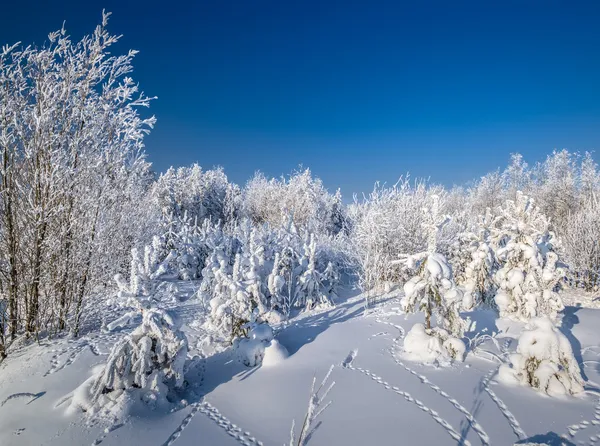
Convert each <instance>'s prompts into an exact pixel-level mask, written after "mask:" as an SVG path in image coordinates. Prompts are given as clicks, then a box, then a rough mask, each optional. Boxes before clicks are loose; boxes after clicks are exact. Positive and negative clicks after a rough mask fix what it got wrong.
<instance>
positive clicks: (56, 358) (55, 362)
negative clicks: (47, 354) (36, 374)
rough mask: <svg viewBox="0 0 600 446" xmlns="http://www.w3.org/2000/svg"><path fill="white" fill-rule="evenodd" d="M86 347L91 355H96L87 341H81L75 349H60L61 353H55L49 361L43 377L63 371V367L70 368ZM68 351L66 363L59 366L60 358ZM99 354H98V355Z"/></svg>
mask: <svg viewBox="0 0 600 446" xmlns="http://www.w3.org/2000/svg"><path fill="white" fill-rule="evenodd" d="M86 347H90V349H91V350H92V353H94V354H96V352H97V349H96V352H94V348H95V347H94V348H92V347H91V345H90V344H89V343H88V342H87V341H83V342H81V343H80V344H78V345H76V346H75V347H71V348H69V347H67V348H64V349H62V350H61V351H59V352H58V353H55V354H54V355H53V356H52V358H51V359H50V368H49V369H48V370H47V371H46V373H44V376H48V375H51V374H53V373H56V372H58V371H60V370H62V369H64V368H65V367H68V366H70V365H71V364H73V363H74V362H75V360H76V359H77V357H78V356H79V354H80V353H81V352H82V351H83V350H84V349H85V348H86ZM69 351H71V354H70V355H69V356H68V357H67V359H66V361H65V362H64V363H62V364H60V358H61V357H62V356H63V355H64V354H65V353H68V352H69ZM98 354H99V353H98Z"/></svg>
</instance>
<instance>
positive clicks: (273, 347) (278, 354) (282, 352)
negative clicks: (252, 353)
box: [262, 339, 290, 367]
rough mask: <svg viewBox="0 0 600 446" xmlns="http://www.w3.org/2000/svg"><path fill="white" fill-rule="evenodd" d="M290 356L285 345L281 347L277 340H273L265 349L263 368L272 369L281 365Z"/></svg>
mask: <svg viewBox="0 0 600 446" xmlns="http://www.w3.org/2000/svg"><path fill="white" fill-rule="evenodd" d="M289 355H290V354H289V352H288V351H287V349H286V348H285V347H284V346H283V345H281V344H280V343H279V341H278V340H277V339H273V340H272V341H271V343H270V344H269V345H268V346H267V347H266V348H265V353H264V357H263V360H262V365H263V367H272V366H276V365H279V364H280V363H281V362H282V361H284V360H285V359H286V358H287V357H288V356H289Z"/></svg>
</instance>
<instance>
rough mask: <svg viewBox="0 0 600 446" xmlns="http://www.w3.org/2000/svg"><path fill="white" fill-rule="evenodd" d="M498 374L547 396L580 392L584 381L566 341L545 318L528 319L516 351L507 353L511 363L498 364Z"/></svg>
mask: <svg viewBox="0 0 600 446" xmlns="http://www.w3.org/2000/svg"><path fill="white" fill-rule="evenodd" d="M498 377H499V379H500V380H501V381H502V382H504V383H506V384H520V385H525V386H530V387H533V388H534V389H536V390H539V391H540V392H544V393H546V394H548V395H569V394H570V395H574V394H577V393H580V392H582V391H583V384H584V381H583V379H582V377H581V371H580V369H579V364H578V363H577V361H576V359H575V357H574V355H573V350H572V348H571V344H570V343H569V340H568V339H567V338H566V336H565V335H564V334H562V333H561V332H560V331H559V330H558V329H557V328H556V326H555V325H554V323H553V322H552V320H550V319H549V318H548V317H540V318H534V319H531V320H530V321H529V323H528V324H527V325H526V326H525V330H524V331H523V333H521V336H520V337H519V345H518V346H517V352H516V353H514V354H512V355H510V364H503V365H502V366H500V370H499V372H498Z"/></svg>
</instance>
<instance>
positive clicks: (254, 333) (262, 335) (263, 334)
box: [248, 324, 273, 343]
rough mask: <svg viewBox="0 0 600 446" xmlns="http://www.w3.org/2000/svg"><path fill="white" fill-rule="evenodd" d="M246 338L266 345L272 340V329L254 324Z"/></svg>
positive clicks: (266, 325)
mask: <svg viewBox="0 0 600 446" xmlns="http://www.w3.org/2000/svg"><path fill="white" fill-rule="evenodd" d="M248 337H249V338H250V339H256V340H258V341H262V342H266V343H268V342H270V341H271V340H272V339H273V329H272V328H271V326H270V325H269V324H256V325H253V326H252V327H251V328H250V332H249V333H248Z"/></svg>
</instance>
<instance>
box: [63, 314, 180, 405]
mask: <svg viewBox="0 0 600 446" xmlns="http://www.w3.org/2000/svg"><path fill="white" fill-rule="evenodd" d="M142 311H143V316H142V323H141V325H140V326H139V327H137V328H136V329H135V330H134V331H133V332H132V333H131V334H130V335H128V336H126V337H125V338H124V339H123V340H121V341H120V342H119V343H117V344H116V345H115V346H114V348H113V349H112V352H111V353H110V355H109V357H108V361H107V363H106V365H105V366H104V367H103V368H102V370H101V371H100V372H99V373H98V375H96V376H95V377H94V378H93V380H92V381H90V382H88V383H84V386H85V387H86V390H87V392H88V394H87V397H88V398H89V399H88V400H87V402H86V403H82V402H81V401H82V399H81V398H80V399H79V401H78V402H75V401H74V402H75V404H79V405H80V408H81V409H83V410H84V411H86V412H88V413H90V414H94V413H96V412H97V411H98V410H99V409H101V408H103V407H105V406H111V405H115V404H118V403H119V402H122V401H123V399H124V398H125V399H128V400H135V398H136V396H137V397H138V398H140V399H141V400H142V401H144V402H146V403H147V404H149V405H151V406H155V405H157V404H162V403H165V402H167V401H168V400H167V397H168V394H169V392H170V391H172V390H174V389H178V388H181V387H182V386H183V384H184V377H183V366H184V362H185V360H186V356H187V351H188V343H187V339H186V337H185V335H184V334H183V332H182V331H180V330H179V327H178V325H177V323H176V321H174V320H173V318H172V317H171V316H170V315H169V314H167V313H166V312H164V311H161V310H156V309H147V310H142Z"/></svg>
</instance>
